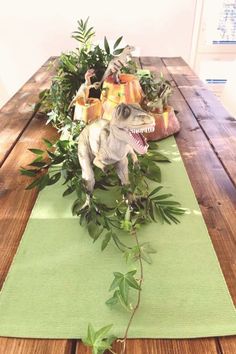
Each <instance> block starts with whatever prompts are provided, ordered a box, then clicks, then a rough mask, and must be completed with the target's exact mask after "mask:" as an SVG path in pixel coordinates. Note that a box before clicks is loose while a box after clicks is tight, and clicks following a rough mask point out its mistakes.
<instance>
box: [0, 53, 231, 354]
mask: <svg viewBox="0 0 236 354" xmlns="http://www.w3.org/2000/svg"><path fill="white" fill-rule="evenodd" d="M50 59H52V58H50ZM137 61H138V63H139V64H140V66H141V67H142V68H145V69H149V70H151V71H153V72H156V73H157V72H160V71H162V72H163V73H164V75H165V76H166V77H167V78H168V79H169V80H171V81H172V82H173V85H174V86H175V92H174V95H173V98H172V99H171V104H172V105H173V106H174V107H175V109H176V110H178V111H179V114H178V117H179V119H180V122H181V126H182V129H181V132H180V133H179V134H178V135H177V137H176V140H177V144H178V147H179V149H180V152H181V156H182V158H183V161H184V164H185V167H186V169H187V172H188V175H189V177H190V180H191V183H192V186H193V189H194V191H195V194H196V196H197V199H198V203H199V205H200V207H201V210H202V213H203V216H204V219H205V222H206V225H207V228H208V231H209V233H210V236H211V239H212V242H213V245H214V248H215V250H216V253H217V256H218V259H219V262H220V265H221V268H222V270H223V273H224V277H225V279H226V282H227V284H228V288H229V291H230V293H231V296H232V298H233V300H234V303H236V212H235V210H236V209H235V206H236V119H235V118H233V117H231V116H230V115H229V114H228V113H227V111H226V110H225V109H224V108H223V107H222V105H221V104H220V102H219V101H218V100H217V98H216V97H215V96H214V95H213V94H212V93H211V92H209V91H208V90H207V89H206V87H205V86H204V85H203V83H202V82H201V81H200V80H199V79H198V78H197V76H196V75H195V74H194V73H193V71H192V70H191V69H190V68H189V66H188V65H187V64H186V63H185V62H184V61H183V59H182V58H156V57H142V58H137ZM48 62H49V60H48V61H47V62H46V63H45V64H44V65H43V66H42V67H41V68H40V69H39V70H38V71H37V72H36V73H35V75H34V76H32V77H31V78H30V79H29V81H28V82H27V83H26V84H25V85H24V86H23V87H22V88H21V89H20V90H19V91H18V92H17V93H16V94H15V95H14V96H13V97H12V99H11V100H10V101H9V102H8V103H7V104H6V105H5V106H4V107H3V108H2V110H1V111H0V166H1V169H0V206H1V208H0V223H1V224H0V287H1V286H2V284H3V282H4V279H5V277H6V275H7V272H8V270H9V267H10V265H11V262H12V259H13V257H14V255H15V252H16V250H17V247H18V245H19V242H20V239H21V236H22V234H23V232H24V229H25V226H26V224H27V221H28V218H29V215H30V212H31V209H32V208H33V206H34V202H35V200H36V197H37V192H36V190H30V191H25V190H24V188H25V186H26V185H27V184H28V179H27V177H25V176H21V175H20V174H19V168H20V166H23V165H24V166H25V165H26V164H27V163H28V162H29V161H31V159H32V154H31V153H30V152H28V151H27V149H28V148H32V147H38V148H40V147H42V146H43V144H42V141H41V139H42V138H43V137H44V138H51V137H52V136H56V132H55V130H54V129H53V128H52V127H51V126H46V125H45V118H44V117H42V115H40V114H34V113H33V110H32V104H33V103H34V102H36V101H37V96H38V93H39V92H40V91H41V90H42V89H44V88H46V87H48V86H49V84H50V81H51V78H52V76H53V74H54V73H53V70H51V71H49V70H47V66H48ZM114 350H117V351H118V347H114ZM2 353H4V354H13V353H14V354H32V353H34V354H74V353H76V354H85V353H87V354H88V353H90V351H89V349H87V348H85V347H84V346H83V345H82V343H81V342H80V341H78V340H76V339H74V340H53V339H52V340H45V339H42V340H38V339H15V338H3V337H1V338H0V354H2ZM127 353H129V354H141V353H142V354H172V353H173V354H220V353H223V354H234V353H236V336H232V337H219V338H204V339H190V340H163V339H157V340H146V339H145V340H142V339H138V340H129V341H128V343H127Z"/></svg>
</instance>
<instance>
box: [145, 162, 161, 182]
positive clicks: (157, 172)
mask: <svg viewBox="0 0 236 354" xmlns="http://www.w3.org/2000/svg"><path fill="white" fill-rule="evenodd" d="M146 177H147V178H149V179H150V180H152V181H155V182H158V183H160V182H161V169H160V167H159V166H156V165H154V164H153V165H150V166H149V167H148V170H147V171H146Z"/></svg>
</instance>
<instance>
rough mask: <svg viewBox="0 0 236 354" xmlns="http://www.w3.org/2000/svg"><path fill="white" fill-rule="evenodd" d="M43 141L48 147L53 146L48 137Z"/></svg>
mask: <svg viewBox="0 0 236 354" xmlns="http://www.w3.org/2000/svg"><path fill="white" fill-rule="evenodd" d="M43 141H44V143H45V145H46V146H47V147H48V148H51V147H52V146H53V143H51V141H49V140H47V139H43Z"/></svg>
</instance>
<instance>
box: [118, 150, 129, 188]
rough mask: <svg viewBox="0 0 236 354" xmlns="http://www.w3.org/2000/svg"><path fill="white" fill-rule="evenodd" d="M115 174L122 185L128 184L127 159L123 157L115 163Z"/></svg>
mask: <svg viewBox="0 0 236 354" xmlns="http://www.w3.org/2000/svg"><path fill="white" fill-rule="evenodd" d="M116 172H117V174H118V177H119V179H120V180H121V184H122V185H127V184H129V171H128V159H127V157H125V158H124V159H123V160H121V161H119V162H117V163H116Z"/></svg>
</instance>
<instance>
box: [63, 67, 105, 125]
mask: <svg viewBox="0 0 236 354" xmlns="http://www.w3.org/2000/svg"><path fill="white" fill-rule="evenodd" d="M93 76H95V71H94V69H89V70H87V71H86V73H85V76H84V77H85V82H84V83H83V84H82V85H81V86H80V88H79V89H78V91H77V93H76V95H75V97H74V98H73V100H72V101H71V103H70V105H69V108H68V109H70V108H71V106H72V105H75V110H74V120H82V121H84V122H85V123H89V122H90V121H92V120H95V119H97V118H100V117H101V113H102V105H101V102H100V100H99V99H97V98H90V97H89V91H90V89H91V88H92V87H93V88H95V89H98V88H99V85H98V83H96V82H95V83H94V84H91V78H92V77H93Z"/></svg>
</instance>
